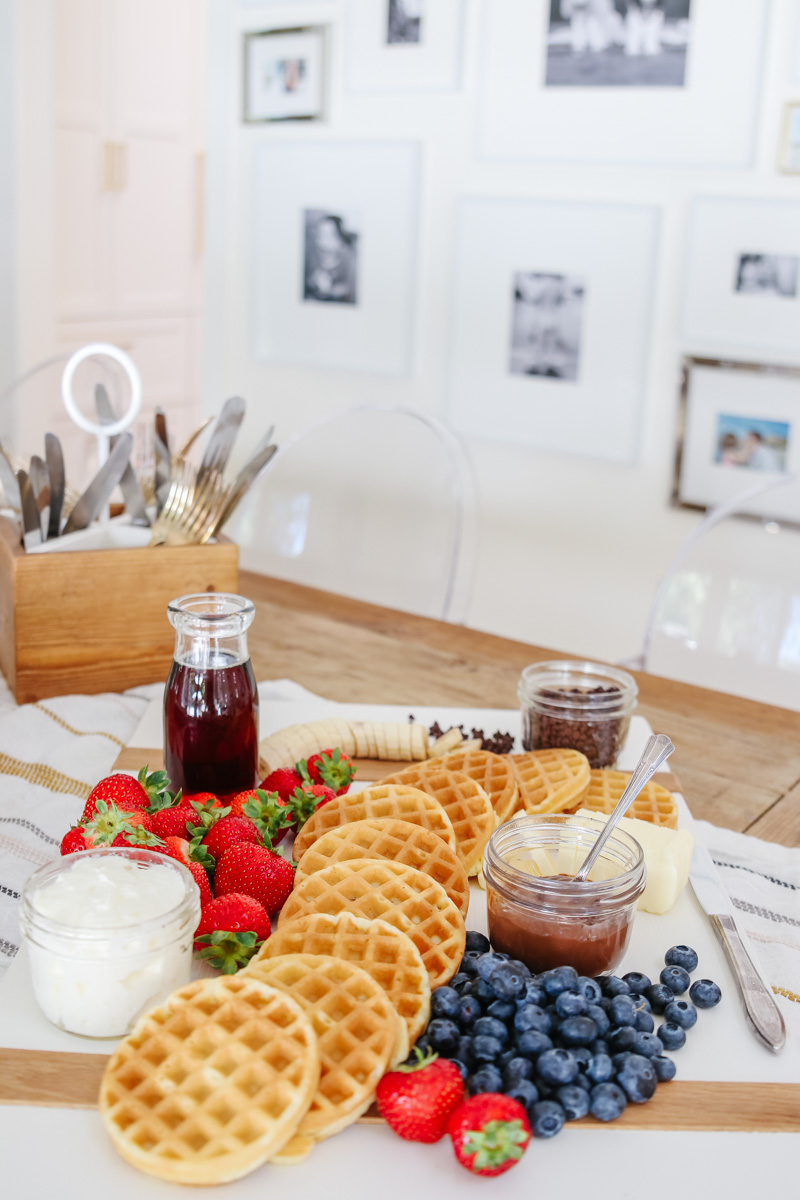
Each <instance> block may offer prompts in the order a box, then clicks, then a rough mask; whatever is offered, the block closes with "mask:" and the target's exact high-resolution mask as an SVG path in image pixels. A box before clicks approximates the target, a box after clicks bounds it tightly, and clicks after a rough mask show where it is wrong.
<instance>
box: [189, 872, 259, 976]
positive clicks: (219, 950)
mask: <svg viewBox="0 0 800 1200" xmlns="http://www.w3.org/2000/svg"><path fill="white" fill-rule="evenodd" d="M270 930H271V926H270V920H269V917H268V916H267V913H266V912H265V910H264V907H263V905H261V904H260V903H259V902H258V900H256V899H254V898H253V897H252V896H249V895H245V894H243V893H236V892H232V893H229V894H227V895H225V896H217V898H216V899H215V900H212V901H211V902H210V903H209V904H206V905H205V906H204V907H203V910H202V913H201V914H200V924H199V925H198V926H197V930H196V931H195V943H194V944H195V950H196V951H197V957H198V958H201V959H203V960H204V961H206V962H208V963H210V964H211V966H212V967H215V968H216V969H217V970H219V971H222V973H223V975H232V974H233V973H234V972H235V971H238V970H239V968H240V967H243V966H246V964H247V963H248V962H249V961H250V959H251V958H252V957H253V955H254V954H255V953H256V952H257V951H258V949H259V947H260V946H261V945H262V944H263V942H264V940H265V939H266V938H268V937H269V935H270Z"/></svg>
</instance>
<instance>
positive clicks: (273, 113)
mask: <svg viewBox="0 0 800 1200" xmlns="http://www.w3.org/2000/svg"><path fill="white" fill-rule="evenodd" d="M324 37H325V32H324V30H323V29H320V28H308V29H277V30H270V31H268V32H266V33H254V34H246V35H245V76H244V84H245V86H244V119H245V121H309V120H315V119H320V118H321V117H322V116H323V107H324V79H323V71H324V61H325V58H324Z"/></svg>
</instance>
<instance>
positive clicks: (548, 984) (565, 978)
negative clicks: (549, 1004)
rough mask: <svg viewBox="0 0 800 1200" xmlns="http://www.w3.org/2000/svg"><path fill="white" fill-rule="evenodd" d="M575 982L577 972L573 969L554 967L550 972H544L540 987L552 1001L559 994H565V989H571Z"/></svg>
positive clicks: (576, 980)
mask: <svg viewBox="0 0 800 1200" xmlns="http://www.w3.org/2000/svg"><path fill="white" fill-rule="evenodd" d="M577 982H578V972H577V971H576V970H575V968H574V967H555V968H554V969H553V970H552V971H545V973H544V975H543V976H542V986H543V987H544V990H545V992H546V993H547V995H548V996H550V997H551V998H552V999H555V997H556V996H557V995H558V994H559V992H565V991H566V990H567V988H571V987H573V986H574V984H576V983H577Z"/></svg>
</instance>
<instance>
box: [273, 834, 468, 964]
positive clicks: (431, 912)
mask: <svg viewBox="0 0 800 1200" xmlns="http://www.w3.org/2000/svg"><path fill="white" fill-rule="evenodd" d="M312 912H323V913H331V914H332V915H334V916H336V915H337V914H338V913H341V912H349V913H353V915H354V916H357V917H366V919H367V920H368V921H374V920H375V919H376V918H379V917H380V918H381V919H382V920H384V921H386V922H387V924H389V925H394V927H395V928H396V929H400V930H402V932H403V933H407V934H408V936H409V937H410V938H411V940H412V942H413V943H414V945H415V946H416V947H417V949H418V950H419V952H420V954H421V955H422V961H423V962H424V964H425V969H426V970H427V972H428V977H429V979H430V984H431V988H437V987H441V985H442V984H444V983H447V981H448V980H449V979H452V977H453V976H454V975H455V973H456V971H457V970H458V967H459V963H460V962H461V959H462V957H463V955H464V946H465V939H466V933H465V930H464V918H463V917H462V916H461V913H460V912H459V911H458V909H457V908H456V906H455V904H453V901H452V900H451V899H450V897H449V896H448V895H447V892H446V891H445V890H444V888H443V887H441V886H440V885H439V884H438V883H434V881H433V880H432V879H431V878H430V876H429V875H423V874H422V872H421V871H415V870H414V869H413V867H403V866H401V865H400V864H399V863H393V862H384V861H383V860H382V859H379V858H356V859H353V860H352V861H351V862H339V863H334V864H333V866H331V867H325V869H324V870H323V871H315V872H314V874H313V875H309V876H307V877H306V879H304V880H303V882H302V883H301V884H300V885H299V886H297V887H295V890H294V891H293V892H292V894H291V896H290V897H289V899H288V900H287V901H286V903H285V904H284V906H283V908H282V910H281V915H280V920H279V923H278V932H279V933H280V932H281V931H282V930H283V927H284V925H288V924H289V923H290V922H291V921H292V920H294V918H296V917H304V916H306V915H307V914H308V913H312Z"/></svg>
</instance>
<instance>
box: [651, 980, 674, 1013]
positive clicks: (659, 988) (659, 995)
mask: <svg viewBox="0 0 800 1200" xmlns="http://www.w3.org/2000/svg"><path fill="white" fill-rule="evenodd" d="M647 999H648V1000H649V1001H650V1007H651V1008H652V1010H653V1012H654V1013H658V1014H661V1013H663V1011H664V1009H665V1008H666V1007H667V1005H668V1004H669V1002H670V1001H671V1000H674V999H675V993H674V992H673V990H672V988H668V987H666V986H665V985H664V984H663V983H654V984H653V985H652V986H651V987H649V988H648V989H647Z"/></svg>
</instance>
